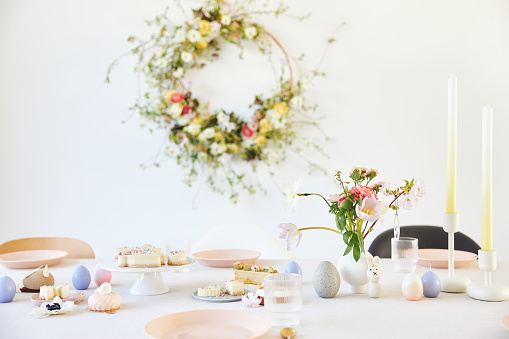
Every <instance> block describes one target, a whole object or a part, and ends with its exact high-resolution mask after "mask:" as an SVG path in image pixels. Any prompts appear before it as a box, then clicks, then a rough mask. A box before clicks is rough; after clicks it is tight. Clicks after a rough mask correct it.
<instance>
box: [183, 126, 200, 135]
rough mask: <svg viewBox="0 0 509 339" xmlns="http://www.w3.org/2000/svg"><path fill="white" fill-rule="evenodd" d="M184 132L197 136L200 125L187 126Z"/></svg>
mask: <svg viewBox="0 0 509 339" xmlns="http://www.w3.org/2000/svg"><path fill="white" fill-rule="evenodd" d="M185 129H186V131H187V132H188V133H189V134H191V135H193V136H196V135H198V134H200V131H201V125H200V124H190V125H189V126H187V127H186V128H185Z"/></svg>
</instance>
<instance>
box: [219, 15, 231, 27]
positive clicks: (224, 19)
mask: <svg viewBox="0 0 509 339" xmlns="http://www.w3.org/2000/svg"><path fill="white" fill-rule="evenodd" d="M231 22H232V19H231V18H230V17H229V16H228V15H223V16H221V25H224V26H228V25H229V24H230V23H231Z"/></svg>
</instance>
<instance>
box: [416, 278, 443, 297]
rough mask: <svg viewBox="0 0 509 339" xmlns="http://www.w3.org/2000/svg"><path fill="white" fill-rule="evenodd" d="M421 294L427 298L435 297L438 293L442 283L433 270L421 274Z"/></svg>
mask: <svg viewBox="0 0 509 339" xmlns="http://www.w3.org/2000/svg"><path fill="white" fill-rule="evenodd" d="M421 281H422V288H423V294H424V296H425V297H427V298H436V297H437V296H438V295H439V294H440V290H441V289H442V284H441V282H440V278H439V277H438V275H436V274H435V272H432V271H428V272H426V273H424V274H423V276H422V278H421Z"/></svg>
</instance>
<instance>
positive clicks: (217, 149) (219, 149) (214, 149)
mask: <svg viewBox="0 0 509 339" xmlns="http://www.w3.org/2000/svg"><path fill="white" fill-rule="evenodd" d="M225 151H226V146H225V145H221V144H218V143H217V142H215V143H213V144H212V145H210V154H212V155H218V154H222V153H224V152H225Z"/></svg>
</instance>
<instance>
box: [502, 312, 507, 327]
mask: <svg viewBox="0 0 509 339" xmlns="http://www.w3.org/2000/svg"><path fill="white" fill-rule="evenodd" d="M502 326H504V327H505V328H506V329H508V330H509V315H506V316H505V317H503V318H502Z"/></svg>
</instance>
